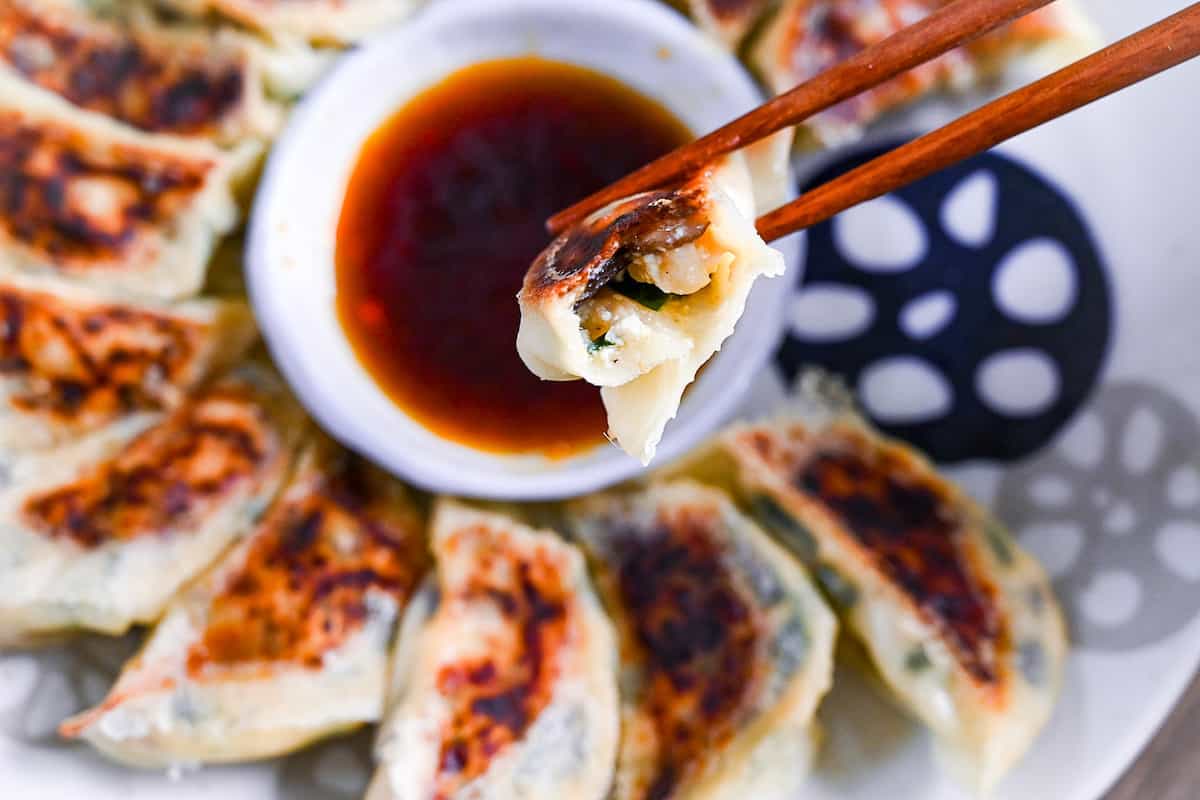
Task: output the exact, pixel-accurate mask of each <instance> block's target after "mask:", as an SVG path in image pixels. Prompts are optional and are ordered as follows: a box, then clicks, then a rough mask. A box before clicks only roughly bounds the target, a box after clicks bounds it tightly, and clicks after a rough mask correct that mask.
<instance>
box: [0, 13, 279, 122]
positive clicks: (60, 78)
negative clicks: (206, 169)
mask: <svg viewBox="0 0 1200 800" xmlns="http://www.w3.org/2000/svg"><path fill="white" fill-rule="evenodd" d="M0 20H2V22H0V68H2V69H5V70H7V71H9V72H10V73H12V74H14V75H16V76H19V77H21V78H23V79H24V80H26V81H28V82H29V83H31V84H32V85H34V86H37V87H39V88H41V89H44V90H46V91H49V92H53V93H54V94H56V95H58V96H60V97H62V98H63V99H65V100H67V101H68V102H70V103H72V104H74V105H75V106H78V107H79V108H82V109H85V110H87V111H93V112H96V113H99V114H103V115H105V116H107V117H110V118H112V119H114V120H117V121H119V122H122V123H125V124H126V125H130V126H132V127H134V128H137V129H138V130H142V131H146V132H148V133H166V134H173V135H178V136H188V137H193V136H194V137H203V138H210V139H214V140H217V141H218V142H220V143H223V144H236V143H237V142H240V141H242V140H244V139H266V138H270V137H271V136H273V135H274V133H275V132H276V130H278V128H279V126H280V124H281V123H282V121H283V110H282V108H281V107H280V106H278V105H276V104H274V103H271V102H269V101H268V100H267V98H266V95H265V94H264V90H263V79H262V69H261V65H260V63H259V59H258V58H256V53H255V50H254V49H253V48H251V47H250V46H248V45H247V41H248V40H247V37H245V36H239V35H237V34H235V33H234V32H232V31H229V30H225V31H221V32H219V33H208V32H202V31H199V30H193V31H188V30H178V29H168V28H166V27H164V26H162V25H158V24H155V23H154V22H153V21H152V20H151V19H150V18H149V16H148V15H142V17H141V18H131V19H127V20H108V19H101V18H99V17H98V16H96V15H93V14H90V13H88V11H87V9H86V8H84V7H81V6H80V5H79V4H78V3H72V2H65V1H64V0H0Z"/></svg>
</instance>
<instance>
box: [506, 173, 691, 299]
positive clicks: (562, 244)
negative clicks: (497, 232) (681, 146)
mask: <svg viewBox="0 0 1200 800" xmlns="http://www.w3.org/2000/svg"><path fill="white" fill-rule="evenodd" d="M708 179H709V176H708V174H707V173H704V174H701V175H699V176H697V177H696V178H694V179H692V180H690V181H689V182H688V183H686V184H684V185H683V186H682V187H680V188H678V189H670V190H661V191H654V192H644V193H642V194H637V195H634V196H632V197H629V198H626V199H624V200H620V201H618V202H616V203H614V204H612V205H610V206H608V207H607V208H604V209H602V210H601V211H599V212H597V213H595V214H593V215H592V216H590V217H588V218H587V219H585V220H584V221H583V222H580V223H579V224H577V225H575V226H573V227H571V228H569V229H568V230H566V231H565V232H564V233H563V234H562V235H561V236H559V237H558V238H557V239H555V240H554V241H553V242H551V243H550V245H549V246H548V247H547V248H546V249H545V250H543V251H542V252H541V254H540V255H538V257H537V260H535V261H534V262H533V266H531V267H530V268H529V271H528V272H527V273H526V274H525V284H524V288H523V289H522V294H523V295H524V298H525V300H526V301H530V302H534V303H539V302H546V301H549V300H553V299H555V298H559V297H563V296H572V297H573V299H574V300H575V302H581V301H583V300H586V299H587V298H589V297H591V296H592V295H594V294H595V293H596V292H598V291H599V290H600V288H601V287H602V286H604V284H606V283H608V282H609V281H611V280H612V279H613V278H615V277H616V276H617V274H618V273H619V272H620V271H621V270H623V269H625V268H626V267H627V266H629V263H630V262H631V261H632V260H633V259H634V258H635V257H637V256H639V255H645V254H647V253H660V252H665V251H668V250H672V249H674V248H677V247H681V246H683V245H685V244H687V243H688V242H693V241H695V240H696V239H699V238H700V237H701V236H702V235H704V232H705V231H706V230H708V208H709V203H710V200H709V197H708V191H709V189H708Z"/></svg>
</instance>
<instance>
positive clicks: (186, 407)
mask: <svg viewBox="0 0 1200 800" xmlns="http://www.w3.org/2000/svg"><path fill="white" fill-rule="evenodd" d="M304 424H305V420H304V417H303V414H301V412H300V411H299V409H298V407H297V406H296V405H295V403H294V402H293V401H292V400H291V398H290V397H288V396H287V395H286V393H285V390H284V389H283V387H282V386H281V385H280V383H279V381H278V380H277V379H276V378H274V377H273V376H272V375H270V374H269V373H267V372H266V371H264V370H260V369H257V368H252V367H246V368H242V369H240V370H238V371H237V372H236V373H233V374H231V375H229V376H227V377H225V378H221V379H220V380H218V381H216V382H215V383H212V384H210V385H208V386H206V387H205V388H203V389H202V390H200V391H199V392H197V393H196V394H194V395H193V396H192V397H191V398H190V399H189V400H188V402H186V403H184V404H183V405H181V406H180V407H179V408H177V409H176V410H175V411H173V412H171V413H170V414H167V415H165V416H164V415H163V414H156V413H143V414H135V415H132V416H129V417H126V418H123V419H121V420H120V421H118V422H116V423H114V424H112V425H109V426H106V427H104V428H102V429H100V430H99V431H97V432H96V433H93V434H90V435H88V436H85V437H83V438H81V439H79V440H77V441H74V442H72V443H70V444H66V445H63V446H60V447H57V448H54V449H52V450H47V451H44V452H43V451H31V452H23V453H20V454H17V455H16V456H15V457H12V458H11V459H6V461H5V462H4V463H3V467H4V469H3V477H4V479H5V482H4V486H3V488H2V489H0V586H3V587H4V591H3V592H2V593H0V644H4V645H11V644H17V643H21V642H27V641H34V640H37V639H41V638H46V637H50V636H54V635H59V634H62V633H65V632H68V631H70V630H73V629H85V630H93V631H99V632H103V633H109V634H119V633H122V632H124V631H126V630H127V629H129V628H130V627H131V626H132V625H135V624H141V623H147V622H153V621H154V620H156V619H157V618H158V617H159V615H160V614H161V613H162V611H163V609H164V608H165V606H166V604H167V602H168V601H169V600H170V598H171V596H172V595H173V594H174V593H175V592H176V591H178V590H179V588H180V587H181V586H183V584H185V583H186V582H187V581H189V580H191V579H192V578H194V577H195V576H196V575H198V574H199V573H200V572H201V571H203V570H204V569H205V568H206V567H208V566H209V565H210V564H211V563H212V562H213V560H214V559H215V558H216V557H217V556H218V555H219V554H220V553H221V552H222V551H223V550H224V549H225V548H226V547H227V546H228V545H229V544H230V543H231V542H233V541H234V540H235V539H237V537H238V536H240V535H241V534H243V533H244V532H245V531H246V530H248V529H249V527H250V526H251V525H252V524H253V522H254V520H255V519H257V517H258V516H259V515H260V514H262V512H263V510H264V509H265V508H266V506H267V504H268V503H269V502H270V500H271V498H272V497H273V496H274V494H275V492H276V490H277V489H278V487H279V484H280V482H281V481H282V480H283V479H284V477H285V475H286V473H287V470H288V468H289V465H290V463H291V460H292V452H291V451H292V444H293V442H294V441H295V438H296V436H297V435H298V434H299V433H300V431H301V430H302V429H303V427H304Z"/></svg>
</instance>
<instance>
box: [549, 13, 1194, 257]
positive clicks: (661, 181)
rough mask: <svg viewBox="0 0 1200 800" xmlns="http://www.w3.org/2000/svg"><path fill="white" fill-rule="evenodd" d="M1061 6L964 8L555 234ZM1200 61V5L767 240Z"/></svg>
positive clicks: (781, 217) (828, 195)
mask: <svg viewBox="0 0 1200 800" xmlns="http://www.w3.org/2000/svg"><path fill="white" fill-rule="evenodd" d="M1051 2H1053V0H957V1H956V2H954V3H951V4H949V5H947V6H944V7H943V8H941V9H939V10H938V11H935V12H934V13H932V14H930V15H929V16H927V17H925V18H924V19H922V20H921V21H919V22H917V23H915V24H913V25H910V26H908V27H907V28H904V29H902V30H900V31H898V32H897V33H895V34H894V35H892V36H890V37H889V38H887V39H885V40H884V41H882V42H880V43H879V44H876V45H874V46H872V47H869V48H866V49H864V50H862V51H861V52H859V53H858V54H856V55H854V56H852V57H851V58H849V59H846V60H845V61H843V62H841V63H840V64H837V65H835V66H833V67H830V68H829V69H827V70H825V71H824V72H822V73H821V74H819V75H817V76H816V77H814V78H812V79H811V80H809V81H806V82H805V83H802V84H800V85H799V86H797V87H796V88H794V89H792V90H791V91H789V92H787V93H785V94H782V95H779V96H778V97H776V98H775V99H773V100H771V101H769V102H767V103H765V104H763V105H761V106H759V107H758V108H756V109H755V110H753V111H751V112H749V113H748V114H745V115H744V116H742V117H739V118H738V119H736V120H734V121H733V122H731V123H729V124H728V125H726V126H724V127H722V128H719V129H717V130H715V131H713V132H712V133H710V134H708V135H706V136H703V137H701V138H699V139H697V140H696V141H694V142H692V143H691V144H688V145H685V146H684V147H681V148H679V149H677V150H674V151H672V152H671V153H668V154H667V155H665V156H663V157H662V158H660V159H658V160H657V161H654V162H652V163H650V164H647V165H646V166H645V167H642V168H641V169H639V170H637V171H635V172H633V173H631V174H630V175H628V176H626V177H624V178H622V179H621V180H619V181H617V182H616V183H613V184H611V185H609V186H608V187H606V188H604V189H601V190H600V191H599V192H596V193H595V194H593V195H591V196H590V197H588V198H586V199H584V200H582V201H580V202H579V203H576V204H575V205H573V206H571V207H570V208H568V209H566V210H564V211H561V212H559V213H558V214H555V215H554V216H553V217H551V218H550V219H549V220H548V221H547V222H546V227H547V229H548V230H549V231H550V232H551V233H552V234H555V235H557V234H559V233H561V232H562V231H563V230H565V229H566V228H568V227H570V226H571V225H573V224H575V223H577V222H579V221H580V220H582V219H583V218H584V217H586V216H587V215H588V214H590V213H592V212H593V211H595V210H597V209H599V208H602V207H603V206H605V205H608V204H609V203H611V202H613V201H614V200H619V199H621V198H622V197H628V196H629V195H631V194H636V193H637V192H642V191H647V190H650V189H657V188H661V187H663V186H666V185H669V184H670V183H671V182H672V181H678V180H680V179H681V178H683V177H685V176H686V175H688V174H689V173H692V172H694V171H696V170H698V169H700V168H702V167H703V166H704V165H706V164H708V163H709V162H711V161H712V160H714V159H716V158H718V157H719V156H721V155H724V154H726V153H730V152H733V151H735V150H740V149H741V148H743V147H745V146H747V145H749V144H752V143H754V142H756V141H758V140H759V139H762V138H764V137H766V136H769V135H770V134H772V133H775V132H777V131H780V130H782V129H784V128H786V127H788V126H790V125H795V124H797V123H800V122H803V121H804V120H805V119H807V118H808V117H810V116H812V115H813V114H816V113H817V112H820V111H823V110H825V109H827V108H829V107H831V106H834V105H837V104H838V103H840V102H842V101H844V100H848V99H850V98H851V97H854V96H855V95H858V94H860V93H862V92H864V91H866V90H868V89H871V88H874V87H875V86H878V85H879V84H881V83H884V82H885V81H888V80H890V79H891V78H894V77H896V76H897V75H900V74H901V73H903V72H906V71H908V70H910V69H912V68H913V67H917V66H920V65H921V64H923V63H925V62H926V61H929V60H931V59H933V58H936V57H938V56H940V55H942V54H943V53H946V52H949V51H950V50H953V49H954V48H956V47H958V46H960V45H962V44H964V43H966V42H969V41H971V40H972V39H975V38H977V37H979V36H982V35H983V34H985V33H987V32H989V31H992V30H995V29H996V28H998V27H1000V26H1001V25H1004V24H1006V23H1008V22H1011V21H1013V20H1015V19H1017V18H1018V17H1021V16H1024V15H1025V14H1028V13H1029V12H1031V11H1035V10H1036V9H1039V8H1041V7H1043V6H1046V5H1049V4H1050V3H1051ZM1197 55H1200V3H1195V4H1193V5H1191V6H1188V7H1187V8H1185V9H1184V10H1182V11H1180V12H1179V13H1177V14H1174V15H1172V16H1170V17H1168V18H1166V19H1164V20H1162V21H1161V22H1159V23H1157V24H1155V25H1151V26H1150V27H1148V28H1145V29H1143V30H1141V31H1139V32H1137V33H1135V34H1133V35H1132V36H1129V37H1128V38H1126V39H1122V40H1121V41H1119V42H1117V43H1116V44H1114V45H1112V46H1110V47H1107V48H1105V49H1103V50H1100V51H1099V52H1097V53H1095V54H1093V55H1091V56H1088V57H1087V58H1084V59H1082V60H1080V61H1077V62H1075V63H1074V64H1071V65H1070V66H1068V67H1066V68H1064V69H1061V70H1059V71H1058V72H1055V73H1054V74H1052V75H1050V76H1048V77H1046V78H1043V79H1042V80H1039V81H1036V82H1034V83H1031V84H1030V85H1028V86H1026V87H1024V88H1022V89H1018V90H1017V91H1015V92H1012V93H1011V94H1008V95H1005V96H1003V97H1001V98H999V99H998V100H995V101H993V102H991V103H988V104H987V105H985V106H983V107H981V108H979V109H978V110H976V111H974V112H972V113H970V114H967V115H966V116H963V117H960V118H959V119H957V120H955V121H954V122H951V123H950V124H948V125H946V126H944V127H942V128H938V129H937V130H935V131H933V132H932V133H928V134H926V135H924V136H921V137H920V138H918V139H914V140H913V141H911V142H909V143H907V144H904V145H901V146H900V147H897V148H896V149H894V150H891V151H890V152H888V153H885V154H884V155H882V156H879V157H878V158H876V159H874V160H872V161H869V162H867V163H866V164H863V165H862V166H860V167H858V168H857V169H854V170H851V171H850V172H847V173H845V174H844V175H842V176H840V177H838V178H835V179H834V180H831V181H829V182H828V183H825V184H822V185H821V186H818V187H816V188H815V189H812V190H811V191H809V192H807V193H806V194H805V195H804V196H803V197H801V198H800V199H798V200H795V201H793V202H791V203H789V204H787V205H785V206H782V207H781V208H778V209H776V210H775V211H772V212H771V213H769V214H766V215H765V216H762V217H760V218H759V219H758V222H757V227H758V231H759V233H760V234H761V235H762V237H763V239H765V240H767V241H772V240H775V239H778V238H780V237H783V236H786V235H788V234H789V233H793V232H795V231H798V230H802V229H804V228H807V227H810V226H812V225H815V224H817V223H818V222H822V221H824V220H826V219H829V218H830V217H832V216H833V215H835V214H837V213H839V212H842V211H845V210H846V209H848V208H850V207H852V206H856V205H858V204H859V203H864V202H866V201H868V200H872V199H874V198H876V197H880V196H881V195H885V194H887V193H888V192H891V191H893V190H895V189H898V188H900V187H901V186H905V185H907V184H909V183H913V182H916V181H918V180H920V179H921V178H924V177H926V176H927V175H930V174H932V173H934V172H937V171H938V170H940V169H944V168H946V167H948V166H950V165H952V164H955V163H957V162H959V161H962V160H964V159H967V158H970V157H971V156H973V155H977V154H978V153H981V152H983V151H984V150H987V149H989V148H991V147H994V146H995V145H997V144H999V143H1001V142H1003V141H1005V140H1007V139H1011V138H1012V137H1014V136H1016V135H1018V134H1020V133H1024V132H1025V131H1028V130H1030V129H1032V128H1036V127H1037V126H1039V125H1042V124H1044V123H1046V122H1049V121H1050V120H1052V119H1055V118H1057V117H1060V116H1062V115H1064V114H1067V113H1069V112H1071V111H1074V110H1075V109H1077V108H1081V107H1083V106H1085V105H1087V104H1089V103H1092V102H1094V101H1096V100H1099V99H1100V98H1102V97H1106V96H1107V95H1110V94H1113V93H1114V92H1118V91H1120V90H1121V89H1124V88H1126V87H1128V86H1132V85H1133V84H1135V83H1138V82H1139V81H1142V80H1145V79H1146V78H1149V77H1151V76H1153V75H1156V74H1158V73H1160V72H1163V71H1164V70H1167V69H1170V68H1171V67H1174V66H1178V65H1179V64H1182V63H1183V62H1185V61H1188V60H1190V59H1192V58H1194V57H1196V56H1197ZM1180 99H1181V102H1183V101H1186V98H1180Z"/></svg>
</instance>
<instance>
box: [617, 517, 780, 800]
mask: <svg viewBox="0 0 1200 800" xmlns="http://www.w3.org/2000/svg"><path fill="white" fill-rule="evenodd" d="M622 524H623V525H632V524H634V523H631V522H628V521H624V522H619V523H618V522H614V525H622ZM654 526H655V527H654V528H653V530H635V529H628V530H622V529H620V528H616V529H614V530H612V531H611V534H610V535H611V539H609V541H611V546H610V547H608V549H610V550H611V553H612V554H613V558H614V559H615V562H614V563H612V564H611V565H608V566H607V567H606V568H605V573H606V575H605V581H606V583H607V584H608V585H609V587H610V590H611V594H612V595H613V596H615V597H616V598H617V599H618V601H619V602H620V605H621V610H620V614H619V615H618V618H619V620H620V622H621V623H622V624H621V627H622V648H621V649H622V658H623V660H625V661H630V660H632V661H633V662H635V663H636V664H637V665H638V667H639V668H640V670H641V671H643V672H644V674H645V683H644V684H643V689H642V690H641V691H642V694H641V696H640V697H639V698H638V711H639V712H640V713H642V714H644V715H645V717H646V718H647V719H648V720H649V721H650V723H651V725H652V727H653V729H654V734H655V735H654V741H653V742H645V743H644V744H645V745H646V746H648V747H651V748H653V751H654V759H655V764H656V768H655V770H654V772H653V774H650V775H647V776H646V779H645V784H644V785H643V786H639V787H638V791H639V794H638V795H637V796H638V797H641V798H645V800H661V799H662V798H668V797H672V796H674V792H675V789H676V787H678V786H679V785H681V784H682V783H683V782H684V781H686V780H687V778H688V777H689V776H690V775H692V774H694V773H697V772H700V771H702V770H703V769H704V765H705V764H706V762H707V759H708V758H710V757H711V755H712V754H713V753H715V752H718V751H719V749H720V748H721V746H722V745H723V744H725V743H726V742H727V741H728V740H729V739H730V738H732V736H733V735H734V734H735V733H736V731H737V729H738V727H739V725H740V724H741V723H742V722H743V721H744V720H745V719H746V718H747V717H748V715H749V714H751V713H752V712H753V709H754V705H755V703H756V701H757V699H758V697H759V690H760V688H761V685H762V679H763V677H764V675H765V667H766V658H767V656H766V650H765V648H766V645H767V639H768V636H767V633H766V631H767V621H766V620H765V619H764V618H763V611H762V607H761V606H760V605H758V604H757V603H756V601H755V600H754V598H753V595H752V593H751V592H750V590H749V589H748V587H746V586H745V585H744V581H743V579H741V578H740V577H739V576H738V575H737V574H735V573H734V572H733V569H732V567H731V565H729V564H728V563H727V562H726V561H725V560H724V559H723V558H722V548H723V545H722V542H721V540H720V538H719V534H718V532H717V531H718V530H719V529H721V528H722V527H723V522H722V519H721V517H720V513H719V510H718V509H716V508H714V507H712V506H711V505H705V504H696V505H694V506H673V507H670V508H665V509H662V510H661V511H660V512H659V514H658V516H657V519H656V520H655V522H654ZM606 538H608V537H606Z"/></svg>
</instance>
